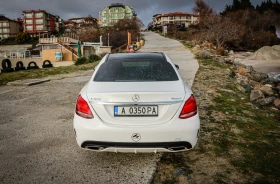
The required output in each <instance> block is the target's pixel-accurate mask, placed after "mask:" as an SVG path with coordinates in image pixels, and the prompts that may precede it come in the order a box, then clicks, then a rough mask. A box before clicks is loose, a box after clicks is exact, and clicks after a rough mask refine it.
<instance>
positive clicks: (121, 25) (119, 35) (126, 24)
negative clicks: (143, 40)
mask: <svg viewBox="0 0 280 184" xmlns="http://www.w3.org/2000/svg"><path fill="white" fill-rule="evenodd" d="M143 26H144V24H143V22H142V21H141V20H140V19H138V18H137V17H135V18H133V19H122V20H119V21H118V22H117V23H116V24H114V26H112V27H106V28H103V31H102V38H103V43H104V44H106V43H108V39H109V44H110V46H112V48H113V49H115V48H118V47H120V46H123V45H125V44H126V43H127V32H128V31H129V32H130V33H131V40H132V41H136V40H137V37H138V39H140V38H139V33H140V31H141V28H142V27H143ZM108 34H109V35H108Z"/></svg>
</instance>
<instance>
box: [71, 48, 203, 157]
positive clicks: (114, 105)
mask: <svg viewBox="0 0 280 184" xmlns="http://www.w3.org/2000/svg"><path fill="white" fill-rule="evenodd" d="M177 67H178V66H177ZM178 68H179V67H178ZM199 128H200V120H199V115H198V109H197V105H196V101H195V98H194V95H193V94H192V91H191V89H190V88H189V87H188V85H187V84H186V83H185V82H184V81H183V80H182V79H181V77H180V75H179V73H178V71H177V69H176V66H175V64H174V63H172V61H171V60H170V58H169V57H168V56H167V55H165V54H164V53H118V54H107V55H106V56H104V58H103V59H102V60H101V62H100V63H99V65H98V66H97V67H96V68H95V71H94V73H93V75H92V77H91V79H90V81H89V82H88V83H87V84H86V85H85V86H84V87H83V89H82V90H81V92H80V94H79V95H78V99H77V103H76V111H75V115H74V130H75V134H76V140H77V143H78V145H79V146H80V147H81V148H84V149H87V150H92V151H99V152H116V153H117V152H134V153H138V152H154V153H156V152H177V151H186V150H190V149H192V148H194V146H195V145H196V143H197V140H198V135H199Z"/></svg>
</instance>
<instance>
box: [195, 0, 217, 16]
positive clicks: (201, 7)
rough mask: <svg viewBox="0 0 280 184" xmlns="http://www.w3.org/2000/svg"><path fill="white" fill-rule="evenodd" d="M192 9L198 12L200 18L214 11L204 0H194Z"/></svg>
mask: <svg viewBox="0 0 280 184" xmlns="http://www.w3.org/2000/svg"><path fill="white" fill-rule="evenodd" d="M192 10H193V12H194V13H199V15H200V18H201V19H203V17H206V16H208V15H210V14H213V13H214V12H215V11H214V10H213V9H212V8H211V7H210V5H208V4H207V3H205V2H204V0H195V2H194V7H193V8H192Z"/></svg>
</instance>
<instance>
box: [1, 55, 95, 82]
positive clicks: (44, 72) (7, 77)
mask: <svg viewBox="0 0 280 184" xmlns="http://www.w3.org/2000/svg"><path fill="white" fill-rule="evenodd" d="M98 63H99V62H98V61H97V62H93V63H88V64H84V65H79V66H75V65H71V66H60V67H55V68H42V69H41V68H40V69H35V70H25V71H17V72H11V73H0V85H6V84H7V83H8V82H12V81H15V80H23V79H35V78H43V77H47V76H51V75H57V74H67V73H73V72H77V71H81V70H90V69H93V68H94V67H95V66H96V65H97V64H98Z"/></svg>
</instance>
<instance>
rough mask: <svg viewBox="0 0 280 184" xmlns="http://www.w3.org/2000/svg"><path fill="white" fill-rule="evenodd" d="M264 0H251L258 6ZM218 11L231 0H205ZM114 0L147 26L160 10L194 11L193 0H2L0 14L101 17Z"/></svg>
mask: <svg viewBox="0 0 280 184" xmlns="http://www.w3.org/2000/svg"><path fill="white" fill-rule="evenodd" d="M262 1H263V0H251V3H252V4H253V5H254V6H256V5H257V4H261V2H262ZM205 2H206V3H208V4H209V5H210V6H211V7H212V8H213V9H214V10H216V12H221V11H223V10H224V8H225V6H226V4H229V5H231V4H232V0H205ZM111 3H123V4H124V5H127V6H130V7H133V9H134V10H135V12H136V14H137V16H138V18H139V19H140V20H142V21H143V23H144V24H145V26H147V25H148V23H149V22H151V21H152V17H153V15H155V14H158V13H169V12H176V11H182V12H188V13H193V12H192V7H193V6H194V0H116V1H114V0H0V14H5V16H6V17H9V18H11V19H15V18H18V17H21V16H22V10H32V9H33V10H38V9H41V10H46V11H47V12H48V13H51V14H53V15H59V16H60V17H61V18H62V19H64V20H67V19H69V18H74V17H84V16H88V15H92V16H93V17H95V18H98V16H99V11H100V10H102V9H104V8H105V7H106V6H108V5H111Z"/></svg>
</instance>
